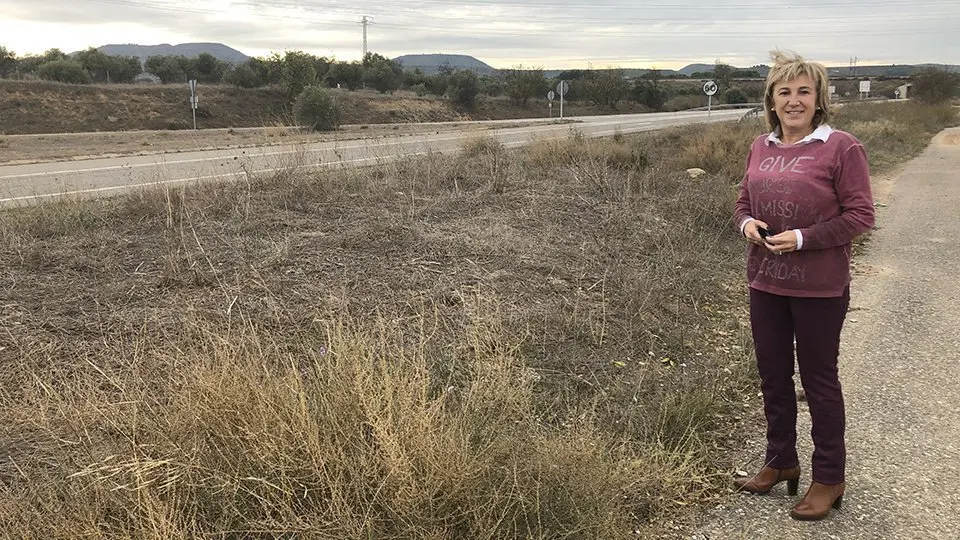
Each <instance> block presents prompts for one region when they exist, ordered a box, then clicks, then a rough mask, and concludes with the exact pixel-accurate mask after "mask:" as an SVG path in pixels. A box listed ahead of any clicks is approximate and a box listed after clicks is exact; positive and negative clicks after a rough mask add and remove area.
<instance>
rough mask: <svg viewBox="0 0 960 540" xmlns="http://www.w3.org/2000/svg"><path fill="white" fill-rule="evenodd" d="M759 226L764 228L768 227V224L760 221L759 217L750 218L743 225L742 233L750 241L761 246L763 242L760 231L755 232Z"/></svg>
mask: <svg viewBox="0 0 960 540" xmlns="http://www.w3.org/2000/svg"><path fill="white" fill-rule="evenodd" d="M760 227H763V228H764V229H769V228H770V226H769V225H767V224H766V223H764V222H763V221H760V220H759V219H752V220H750V221H748V222H747V224H746V225H745V226H744V227H743V235H744V236H745V237H746V238H747V240H748V241H749V242H750V243H752V244H757V245H758V246H762V245H763V244H764V242H763V238H761V237H760V233H759V232H757V229H758V228H760Z"/></svg>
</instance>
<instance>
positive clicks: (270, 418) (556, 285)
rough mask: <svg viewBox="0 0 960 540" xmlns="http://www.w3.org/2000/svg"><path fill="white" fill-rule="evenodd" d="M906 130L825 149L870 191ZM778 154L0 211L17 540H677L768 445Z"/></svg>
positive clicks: (393, 167) (658, 158) (903, 118)
mask: <svg viewBox="0 0 960 540" xmlns="http://www.w3.org/2000/svg"><path fill="white" fill-rule="evenodd" d="M901 106H904V105H899V104H896V105H877V106H873V107H874V108H869V107H868V106H859V107H846V108H844V109H843V111H842V116H841V117H840V118H838V119H837V121H836V122H835V125H837V126H838V127H844V128H848V129H852V128H853V127H857V129H858V130H859V132H857V131H854V134H855V135H858V136H860V137H862V139H863V140H864V142H865V143H867V148H868V152H869V153H870V157H871V161H872V163H873V164H874V166H875V168H876V172H879V173H885V172H889V171H892V170H894V168H895V167H896V163H899V162H902V161H903V160H905V159H907V158H909V157H911V156H912V155H915V154H916V152H918V151H919V150H920V149H922V148H923V146H924V145H925V144H926V141H929V138H930V136H931V134H932V133H935V132H936V131H939V129H941V128H942V127H943V126H944V125H948V124H956V123H957V117H956V111H955V110H952V109H949V108H942V109H925V108H921V107H914V106H912V105H909V107H913V108H911V109H894V108H892V107H901ZM761 129H762V128H761V126H759V124H756V123H751V122H745V123H740V124H729V125H719V126H711V127H708V128H702V127H700V128H696V129H677V130H670V131H665V132H661V133H654V134H645V135H636V136H615V137H612V138H610V139H604V140H588V139H584V138H582V137H581V136H579V135H578V134H577V133H576V131H572V132H571V135H570V137H569V138H568V139H565V140H558V141H541V142H537V143H535V144H533V145H532V146H530V147H526V148H522V149H519V150H515V151H508V150H505V149H503V148H502V147H501V146H500V145H499V144H497V143H496V142H495V141H493V140H492V139H490V138H486V137H484V136H483V135H482V134H478V135H477V137H476V138H475V139H473V140H471V141H470V142H468V143H466V144H465V145H464V147H463V151H462V154H461V155H459V156H442V155H428V156H424V157H421V158H418V159H414V160H409V161H401V162H390V163H383V164H381V165H378V166H376V167H369V168H362V169H343V170H330V171H325V172H322V173H306V172H303V171H299V170H297V168H296V167H295V166H293V167H291V168H289V169H287V170H284V171H279V172H277V173H276V174H271V175H268V176H262V177H257V178H250V179H248V180H247V181H242V182H238V183H233V184H227V183H218V184H214V185H209V186H203V187H200V188H188V189H166V190H162V189H158V190H147V191H142V192H138V193H135V194H131V195H126V196H122V197H117V198H112V199H104V200H99V201H86V202H79V201H63V202H61V203H57V204H50V205H44V206H39V207H32V208H22V209H18V210H12V211H6V212H3V213H0V287H2V289H3V290H4V300H3V303H2V306H0V308H2V311H0V329H2V331H0V362H3V364H4V365H5V366H7V369H6V370H5V372H4V375H3V377H2V379H0V426H2V428H0V449H2V452H0V456H2V458H0V525H2V527H0V537H7V538H76V537H87V538H132V537H133V538H157V539H160V538H164V539H167V538H199V537H216V538H331V539H332V538H381V539H391V538H396V539H400V538H405V539H406V538H420V539H441V538H450V539H454V538H518V539H519V538H543V539H546V538H584V539H587V538H634V537H638V536H639V537H647V538H663V537H670V536H678V537H683V536H682V533H681V532H678V529H677V528H679V529H681V530H682V529H683V528H684V527H685V526H687V525H688V521H687V520H689V519H691V518H690V516H691V515H692V514H690V513H689V512H688V511H687V510H689V509H691V508H697V507H698V505H701V504H704V503H705V502H707V501H710V500H711V499H714V498H715V497H719V496H725V493H727V483H728V478H729V476H728V475H729V473H730V470H729V458H728V456H729V453H730V451H731V450H732V449H734V448H735V447H736V445H737V444H738V438H737V437H736V436H735V434H736V433H737V432H738V430H742V429H746V428H750V429H754V428H755V426H756V422H757V418H758V416H757V415H758V412H757V411H758V406H759V398H758V397H757V390H756V387H755V381H754V380H753V368H752V365H751V354H750V349H751V345H750V341H749V336H748V331H747V328H746V324H745V321H746V319H745V306H744V296H745V295H744V289H743V284H742V276H741V274H742V265H743V262H742V253H743V245H742V240H741V239H740V238H738V237H737V235H736V233H735V232H734V229H733V224H732V223H731V218H730V213H731V206H732V202H733V199H734V197H735V193H736V185H737V183H738V182H739V179H740V175H741V168H742V162H743V159H744V156H745V155H746V149H747V147H748V145H749V143H750V142H751V140H752V138H753V137H754V136H755V135H756V134H758V133H760V132H761ZM693 166H699V167H702V168H704V169H705V170H707V172H708V173H709V174H708V175H706V176H703V177H700V178H698V179H691V178H689V177H688V176H687V175H686V174H685V173H684V170H685V169H687V168H688V167H693Z"/></svg>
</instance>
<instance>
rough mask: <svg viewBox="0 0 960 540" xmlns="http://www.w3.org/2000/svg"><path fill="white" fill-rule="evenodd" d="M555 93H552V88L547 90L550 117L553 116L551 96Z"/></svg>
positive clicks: (554, 95)
mask: <svg viewBox="0 0 960 540" xmlns="http://www.w3.org/2000/svg"><path fill="white" fill-rule="evenodd" d="M556 96H557V95H556V94H554V93H553V90H551V91H549V92H547V101H548V102H549V103H550V118H553V98H555V97H556Z"/></svg>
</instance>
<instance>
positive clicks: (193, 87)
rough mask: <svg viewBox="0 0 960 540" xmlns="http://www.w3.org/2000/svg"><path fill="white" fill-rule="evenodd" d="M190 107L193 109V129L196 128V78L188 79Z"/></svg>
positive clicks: (197, 100)
mask: <svg viewBox="0 0 960 540" xmlns="http://www.w3.org/2000/svg"><path fill="white" fill-rule="evenodd" d="M189 84H190V109H192V110H193V129H197V103H198V102H199V99H197V80H196V79H190V81H189Z"/></svg>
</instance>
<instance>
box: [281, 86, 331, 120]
mask: <svg viewBox="0 0 960 540" xmlns="http://www.w3.org/2000/svg"><path fill="white" fill-rule="evenodd" d="M293 116H294V118H296V120H297V123H299V124H300V125H301V126H304V127H309V128H310V129H313V130H314V131H333V130H335V129H337V128H338V127H340V103H339V102H338V101H337V97H336V96H335V95H334V94H333V93H332V92H330V91H329V90H327V89H325V88H323V87H321V86H317V85H310V86H308V87H306V88H304V89H303V92H301V93H300V95H299V96H297V101H296V102H295V103H294V104H293Z"/></svg>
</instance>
